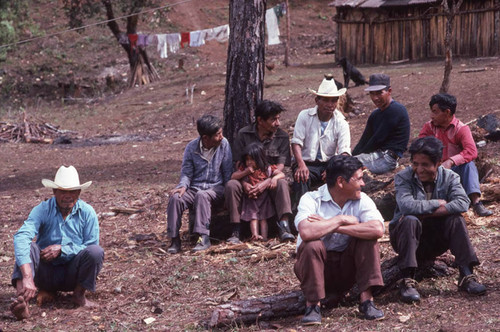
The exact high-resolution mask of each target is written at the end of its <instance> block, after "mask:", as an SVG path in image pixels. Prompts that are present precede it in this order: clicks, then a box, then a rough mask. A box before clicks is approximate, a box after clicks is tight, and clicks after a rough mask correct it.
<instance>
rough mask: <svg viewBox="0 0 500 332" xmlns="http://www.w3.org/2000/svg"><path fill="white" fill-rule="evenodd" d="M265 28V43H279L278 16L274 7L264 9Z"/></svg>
mask: <svg viewBox="0 0 500 332" xmlns="http://www.w3.org/2000/svg"><path fill="white" fill-rule="evenodd" d="M266 28H267V45H276V44H279V43H280V30H279V27H278V18H277V17H276V13H275V12H274V9H272V8H271V9H268V10H266Z"/></svg>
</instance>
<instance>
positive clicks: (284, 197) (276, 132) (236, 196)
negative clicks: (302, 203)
mask: <svg viewBox="0 0 500 332" xmlns="http://www.w3.org/2000/svg"><path fill="white" fill-rule="evenodd" d="M284 111H285V109H284V108H283V106H281V105H280V104H278V103H276V102H273V101H270V100H262V101H261V102H259V104H258V105H257V107H256V109H255V122H254V123H253V124H250V125H248V126H246V127H243V128H241V129H240V131H239V132H238V135H237V136H236V140H235V141H234V146H233V160H234V162H235V163H237V162H238V161H239V160H240V159H241V153H242V152H243V149H244V147H245V146H247V145H249V144H250V143H254V142H257V143H260V144H262V146H263V148H264V152H265V155H266V157H267V162H268V163H269V164H270V165H276V166H277V170H278V171H283V169H284V168H285V166H290V163H291V156H290V138H289V136H288V134H287V133H286V132H285V131H283V130H282V129H280V128H279V126H280V114H281V112H284ZM236 166H237V165H236ZM267 189H269V193H270V195H271V198H272V200H273V204H274V207H275V210H276V213H277V216H278V223H277V227H278V232H279V236H280V240H281V241H293V240H294V239H295V237H294V236H293V235H292V234H291V232H290V226H289V219H290V218H291V216H292V207H291V202H290V191H289V188H288V182H287V181H286V180H285V179H280V180H278V181H277V183H276V185H275V186H274V185H273V183H272V182H271V181H262V182H260V183H259V184H257V185H255V186H251V185H250V184H249V183H247V184H246V185H245V186H243V185H242V184H241V182H240V181H238V180H231V181H229V182H228V183H227V185H226V189H225V193H224V196H225V199H226V206H227V208H228V210H229V219H230V222H231V225H232V233H231V237H230V238H229V239H228V241H229V242H230V243H239V242H240V222H241V220H240V217H241V215H240V214H241V201H242V200H241V197H242V195H249V196H254V195H257V196H258V195H260V194H262V193H263V192H264V191H265V190H267Z"/></svg>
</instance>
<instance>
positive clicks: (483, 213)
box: [472, 202, 493, 217]
mask: <svg viewBox="0 0 500 332" xmlns="http://www.w3.org/2000/svg"><path fill="white" fill-rule="evenodd" d="M472 210H474V213H475V214H477V215H478V216H479V217H488V216H491V215H492V214H493V211H491V210H488V209H487V208H485V207H484V205H483V203H482V202H477V203H476V204H473V205H472Z"/></svg>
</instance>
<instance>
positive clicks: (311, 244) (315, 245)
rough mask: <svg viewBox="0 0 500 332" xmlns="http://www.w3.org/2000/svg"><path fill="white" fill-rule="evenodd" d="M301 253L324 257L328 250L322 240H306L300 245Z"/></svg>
mask: <svg viewBox="0 0 500 332" xmlns="http://www.w3.org/2000/svg"><path fill="white" fill-rule="evenodd" d="M299 251H300V255H301V256H307V257H322V256H323V255H324V253H325V252H326V249H325V245H324V244H323V241H321V240H314V241H304V242H302V244H301V245H300V247H299Z"/></svg>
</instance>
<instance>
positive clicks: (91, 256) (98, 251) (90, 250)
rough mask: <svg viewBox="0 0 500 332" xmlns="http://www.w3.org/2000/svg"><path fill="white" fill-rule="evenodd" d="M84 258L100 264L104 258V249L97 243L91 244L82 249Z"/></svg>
mask: <svg viewBox="0 0 500 332" xmlns="http://www.w3.org/2000/svg"><path fill="white" fill-rule="evenodd" d="M83 254H84V255H85V258H86V259H87V260H88V261H89V262H92V263H94V264H100V263H102V261H103V260H104V249H102V247H101V246H99V245H97V244H91V245H89V246H87V247H86V248H85V249H83Z"/></svg>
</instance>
